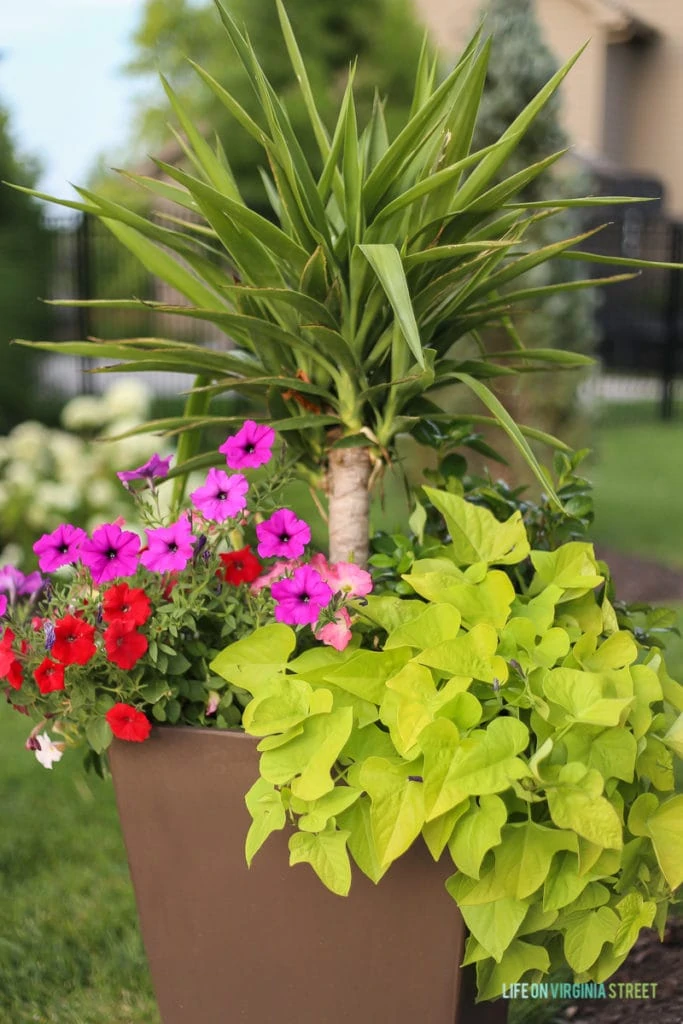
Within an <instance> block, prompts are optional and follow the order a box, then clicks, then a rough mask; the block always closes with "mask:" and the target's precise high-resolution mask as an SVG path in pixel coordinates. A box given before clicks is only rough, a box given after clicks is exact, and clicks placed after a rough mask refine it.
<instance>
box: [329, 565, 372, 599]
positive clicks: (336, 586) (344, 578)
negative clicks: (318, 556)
mask: <svg viewBox="0 0 683 1024" xmlns="http://www.w3.org/2000/svg"><path fill="white" fill-rule="evenodd" d="M326 579H327V582H328V583H329V585H330V586H331V587H332V589H333V590H334V591H335V593H341V594H344V596H345V597H347V598H353V597H365V595H366V594H369V593H370V591H371V590H372V576H371V575H370V573H369V572H366V570H365V569H361V568H360V567H359V566H357V565H354V563H353V562H335V563H334V565H331V566H330V567H329V571H328V573H327V577H326Z"/></svg>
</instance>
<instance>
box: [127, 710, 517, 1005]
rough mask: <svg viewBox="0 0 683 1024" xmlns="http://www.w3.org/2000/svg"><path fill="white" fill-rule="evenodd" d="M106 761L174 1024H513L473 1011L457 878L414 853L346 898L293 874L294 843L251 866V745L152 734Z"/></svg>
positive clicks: (162, 998)
mask: <svg viewBox="0 0 683 1024" xmlns="http://www.w3.org/2000/svg"><path fill="white" fill-rule="evenodd" d="M111 764H112V771H113V776H114V785H115V789H116V798H117V802H118V807H119V812H120V816H121V823H122V827H123V834H124V838H125V842H126V847H127V850H128V858H129V862H130V868H131V874H132V878H133V885H134V887H135V893H136V898H137V904H138V910H139V914H140V921H141V925H142V934H143V939H144V942H145V947H146V950H147V955H148V958H149V963H150V968H151V972H152V978H153V981H154V986H155V989H156V993H157V999H158V1002H159V1007H160V1010H161V1016H162V1020H163V1024H233V1022H234V1024H237V1022H239V1024H502V1022H504V1020H505V1007H504V1005H503V1004H500V1003H497V1004H480V1005H479V1006H477V1007H475V1006H474V1003H473V993H472V990H471V985H470V979H469V978H468V976H467V972H466V971H462V970H461V969H460V968H459V967H458V964H459V963H460V962H461V960H462V955H463V946H464V940H465V929H464V925H463V922H462V918H461V916H460V914H459V912H458V910H457V908H456V907H455V905H454V903H453V901H452V900H451V899H450V898H449V897H448V896H447V894H446V892H445V891H444V884H443V883H444V879H445V878H446V877H447V874H449V873H450V871H449V870H448V869H447V867H446V865H443V866H442V865H435V864H434V862H433V861H432V859H431V858H430V856H429V854H428V852H427V850H426V849H423V848H422V847H415V849H413V850H411V851H410V852H409V853H408V854H407V855H406V856H405V857H403V858H401V860H400V861H398V862H397V863H396V864H395V865H393V866H392V868H391V869H390V871H389V872H388V874H387V875H386V876H385V878H384V879H382V882H381V884H380V885H378V886H374V885H373V884H372V883H371V882H370V881H368V879H367V878H365V876H363V875H362V874H361V873H360V872H355V873H354V878H353V884H352V887H351V894H350V895H349V896H348V897H347V898H342V897H339V896H335V895H333V894H332V893H330V892H328V891H327V890H326V889H325V888H324V887H323V885H322V884H321V883H320V882H319V881H318V879H317V878H316V877H315V875H314V874H313V872H312V871H311V869H310V867H308V866H307V865H297V866H296V867H294V868H290V867H289V866H288V860H289V858H288V851H287V838H288V837H287V835H286V834H285V833H284V832H283V833H277V834H276V835H274V836H272V837H271V838H270V840H269V841H268V842H267V843H266V845H265V846H264V847H263V848H262V850H261V851H260V852H259V853H258V854H257V856H256V858H255V860H254V863H253V865H252V867H251V869H248V868H247V866H246V863H245V860H244V839H245V835H246V832H247V829H248V827H249V815H248V812H247V810H246V807H245V804H244V794H245V793H246V791H247V790H248V789H249V787H250V786H251V785H252V783H253V782H254V781H255V779H256V777H257V774H258V754H257V752H256V742H255V741H254V740H252V739H251V738H249V737H247V736H245V735H244V734H242V733H235V732H221V731H218V730H209V729H190V728H178V729H165V728H162V729H154V730H153V732H152V736H151V738H150V739H149V740H148V741H147V742H145V743H141V744H134V743H122V742H118V741H115V742H114V744H113V747H112V749H111Z"/></svg>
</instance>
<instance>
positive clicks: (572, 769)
mask: <svg viewBox="0 0 683 1024" xmlns="http://www.w3.org/2000/svg"><path fill="white" fill-rule="evenodd" d="M603 785H604V783H603V779H602V776H601V775H600V773H599V772H597V771H596V770H595V769H594V768H590V769H589V768H586V766H585V765H582V764H580V763H577V762H573V763H571V764H567V765H564V767H563V768H562V769H561V770H560V772H559V776H558V781H557V783H556V784H554V785H553V786H552V787H549V788H548V791H547V796H548V809H549V810H550V815H551V817H552V819H553V821H554V823H555V824H556V825H557V827H558V828H561V829H573V831H574V832H577V833H578V834H579V835H580V836H584V838H586V839H589V840H590V841H591V842H592V843H595V844H596V845H598V846H603V847H607V848H609V849H615V850H620V849H621V848H622V845H623V841H622V824H621V821H620V820H619V815H618V814H617V812H616V810H615V809H614V807H613V806H612V804H611V803H610V802H609V800H607V799H605V797H604V796H602V791H603Z"/></svg>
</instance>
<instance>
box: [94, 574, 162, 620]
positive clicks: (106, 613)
mask: <svg viewBox="0 0 683 1024" xmlns="http://www.w3.org/2000/svg"><path fill="white" fill-rule="evenodd" d="M102 604H103V612H102V618H103V619H104V621H105V622H116V621H117V620H119V619H123V620H124V621H126V622H132V623H133V625H134V626H143V625H144V624H145V622H147V619H148V618H149V617H150V615H151V614H152V605H151V602H150V600H149V598H148V597H147V594H146V593H145V592H144V590H141V589H140V587H129V586H128V584H127V583H118V584H117V585H116V586H115V587H109V589H108V590H106V591H105V593H104V600H103V602H102Z"/></svg>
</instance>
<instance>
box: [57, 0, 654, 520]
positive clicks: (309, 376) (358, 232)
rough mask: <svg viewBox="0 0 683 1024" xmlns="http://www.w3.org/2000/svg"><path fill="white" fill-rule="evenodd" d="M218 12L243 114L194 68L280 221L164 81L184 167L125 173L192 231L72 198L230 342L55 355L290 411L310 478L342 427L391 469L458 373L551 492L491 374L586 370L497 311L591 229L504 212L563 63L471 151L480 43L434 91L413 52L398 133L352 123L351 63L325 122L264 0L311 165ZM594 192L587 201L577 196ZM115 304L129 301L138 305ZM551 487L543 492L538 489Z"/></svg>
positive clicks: (430, 75) (517, 209) (534, 169)
mask: <svg viewBox="0 0 683 1024" xmlns="http://www.w3.org/2000/svg"><path fill="white" fill-rule="evenodd" d="M217 7H218V13H219V15H220V17H221V19H222V22H223V25H224V27H225V30H226V32H227V35H228V38H229V41H230V47H229V48H227V49H226V52H227V54H228V55H230V54H233V55H234V56H236V57H237V58H238V60H239V63H240V64H241V66H242V72H241V74H242V76H243V79H244V81H245V82H249V83H250V86H251V89H252V91H253V93H254V96H255V97H256V98H257V101H255V106H254V107H253V108H251V109H250V110H247V109H245V107H244V106H243V105H242V104H241V102H240V99H239V97H238V96H236V95H235V94H234V93H233V92H232V91H230V88H228V89H226V88H224V87H223V85H222V84H221V83H220V82H219V81H217V80H216V79H214V78H213V76H212V75H211V73H210V72H209V71H208V70H205V69H202V68H199V67H198V66H197V67H195V70H196V71H197V73H198V75H199V78H200V79H201V80H202V82H203V84H204V86H205V87H206V88H208V90H209V91H210V92H211V93H212V94H213V95H214V96H215V97H217V99H218V100H219V101H220V102H221V104H222V105H223V106H224V107H225V108H226V110H227V111H228V113H229V114H230V116H231V118H232V121H233V122H236V124H235V125H234V130H235V133H236V135H240V134H243V133H246V135H247V136H248V137H250V138H251V140H252V141H253V142H254V143H256V144H258V147H259V148H260V151H261V152H262V157H263V159H264V160H265V161H267V163H268V166H269V172H268V174H267V175H266V176H265V180H266V181H267V182H268V185H267V192H268V196H269V202H270V205H271V207H272V217H274V218H275V220H276V222H277V223H273V221H272V220H271V219H267V218H265V217H262V216H261V215H260V214H259V213H257V212H255V211H254V210H252V209H250V208H249V206H248V204H247V203H246V202H245V197H244V196H243V195H242V194H241V192H240V190H239V186H238V182H237V181H236V175H235V173H234V169H233V168H231V166H230V162H229V160H228V157H227V155H226V153H225V152H224V150H223V148H222V147H220V146H218V148H216V149H214V148H213V147H212V145H210V144H209V143H208V142H207V140H206V139H205V137H204V135H203V134H201V133H200V131H199V130H198V128H197V125H196V123H195V121H194V119H193V118H192V117H191V116H190V114H189V112H188V111H187V109H186V108H185V106H184V104H183V102H182V99H181V98H180V96H178V95H176V94H175V93H173V92H172V91H171V90H170V88H168V87H167V88H168V95H169V97H170V99H171V102H172V105H173V107H174V111H175V115H176V117H177V118H178V120H179V121H180V123H181V125H182V128H183V132H184V134H185V136H186V146H187V152H188V159H189V161H190V164H191V169H190V170H189V171H186V170H182V169H180V168H178V167H176V166H172V165H169V164H164V163H162V162H159V167H160V169H161V170H162V171H163V172H164V173H165V175H167V177H168V178H169V179H170V180H171V182H172V184H169V183H167V182H166V181H164V182H159V181H158V180H157V179H145V178H138V179H137V180H138V181H139V183H140V184H141V185H143V186H145V187H147V188H149V189H151V190H152V191H153V192H155V193H161V194H163V196H164V198H165V199H166V200H171V201H173V202H176V203H177V204H178V205H179V206H180V208H181V212H182V211H187V210H188V209H189V210H190V211H192V212H193V213H194V214H196V215H198V216H199V217H200V218H202V219H203V222H204V228H205V229H206V230H204V231H202V232H201V233H200V234H198V233H197V232H196V231H194V230H193V229H192V228H187V227H186V228H185V229H184V230H181V229H180V228H179V227H176V226H174V227H162V226H160V225H159V224H158V223H155V222H153V221H151V220H149V219H147V218H145V217H142V216H140V215H139V214H138V213H136V212H135V211H134V210H130V209H128V208H126V207H125V206H124V205H122V204H118V203H116V202H113V201H112V200H110V199H108V198H107V197H106V196H103V195H97V194H95V193H92V192H90V191H88V190H81V195H82V198H83V202H82V203H76V204H74V205H76V206H77V207H78V208H80V209H85V210H87V211H88V212H91V213H93V214H95V215H96V216H98V217H100V218H101V219H102V220H103V221H104V222H105V223H106V224H107V226H109V227H110V228H111V229H112V230H113V231H114V233H115V234H116V235H117V237H118V238H119V239H120V240H121V241H122V242H123V244H124V245H126V246H127V247H128V248H129V249H130V250H131V251H132V252H133V253H134V254H135V255H136V256H137V257H138V258H139V259H140V261H141V262H142V263H143V265H144V266H145V267H146V268H147V269H148V270H149V271H150V272H152V273H155V274H157V275H158V276H160V277H162V278H163V279H164V280H165V281H166V282H167V283H169V284H171V285H172V287H173V288H174V289H176V290H177V291H179V292H180V293H181V294H182V295H184V296H185V297H186V298H187V299H188V300H189V303H190V305H178V306H173V307H170V306H164V305H160V304H152V305H151V306H149V305H145V307H144V308H145V309H148V308H152V309H155V310H156V311H157V312H174V313H176V314H177V315H179V316H187V317H193V318H198V319H203V320H206V321H208V322H209V323H211V324H213V325H215V326H216V327H217V328H219V330H221V331H223V332H224V333H225V334H226V335H227V336H228V337H230V338H231V339H232V340H233V342H234V343H235V344H236V345H237V346H238V349H237V350H233V351H225V350H217V349H212V350H210V351H208V350H206V349H202V348H201V347H200V346H198V345H192V344H184V345H183V344H175V343H171V342H168V341H163V340H161V339H158V338H157V339H149V338H148V339H140V338H137V339H129V340H128V341H121V342H118V343H115V344H114V343H105V344H103V345H102V346H98V344H97V343H78V344H76V343H74V344H69V345H61V346H60V351H62V352H72V353H78V354H90V355H103V356H106V357H108V358H110V359H112V360H120V361H121V366H122V367H123V369H125V370H128V371H132V372H134V371H138V370H161V369H164V370H171V371H177V372H190V373H193V374H195V375H196V376H197V377H200V378H201V379H202V381H203V382H207V381H208V385H207V384H206V383H204V385H203V386H208V387H209V389H210V394H211V395H216V394H219V393H221V392H224V391H229V390H232V391H239V392H241V393H243V394H245V395H246V396H248V397H252V398H256V399H260V400H261V401H264V400H265V401H266V402H267V405H268V412H267V413H266V412H264V413H263V417H262V418H264V419H265V418H267V417H268V416H270V418H275V419H276V420H277V421H278V422H283V421H285V420H287V419H288V418H289V420H290V424H289V425H290V428H291V429H290V431H289V438H288V440H289V441H290V444H292V445H293V447H294V448H295V449H296V452H297V455H298V457H299V464H300V467H301V469H302V472H308V474H309V476H311V477H315V476H316V475H318V476H319V474H320V472H321V468H322V466H323V465H324V462H325V457H326V452H327V449H328V446H329V445H330V444H331V443H344V442H345V441H347V439H349V438H354V439H357V438H358V437H359V436H363V437H365V438H366V439H367V441H368V442H369V447H370V448H371V455H372V456H373V457H374V458H375V459H376V460H377V462H378V464H381V463H382V462H383V461H386V459H387V457H388V456H390V455H391V453H392V451H393V447H394V441H395V438H396V436H397V435H398V434H399V433H401V432H405V431H407V430H410V429H411V428H413V427H414V426H416V424H418V423H419V421H420V420H421V419H422V418H423V417H424V416H425V414H427V413H429V414H430V415H431V416H432V418H434V417H436V418H438V417H439V416H440V415H444V416H445V415H447V414H445V413H443V411H442V410H441V408H440V406H439V405H438V404H437V401H436V399H437V398H438V394H437V393H438V392H439V390H441V391H442V392H443V389H444V387H446V386H450V385H451V384H456V383H457V384H459V385H461V386H464V388H465V389H467V390H469V391H472V392H473V393H474V394H475V396H476V397H477V398H478V399H479V400H480V401H482V402H483V403H484V405H485V406H486V407H487V409H488V411H489V412H490V413H491V416H492V419H493V420H494V422H497V423H499V424H500V425H501V426H502V427H503V428H504V429H505V430H506V432H507V433H508V434H509V436H510V437H511V438H512V439H513V441H514V442H515V444H516V445H517V446H518V447H519V448H520V449H521V450H522V452H523V454H524V456H525V458H526V459H527V461H528V462H529V465H530V466H531V468H532V470H533V471H534V472H535V473H536V474H537V475H538V476H539V478H540V479H541V480H542V481H543V483H544V485H546V486H547V481H546V479H545V477H544V476H543V474H542V473H541V470H540V467H539V465H538V463H537V461H536V459H535V456H534V455H533V453H532V452H531V450H530V449H529V448H528V445H527V443H526V441H525V440H524V438H523V437H522V433H523V432H522V433H520V431H519V429H518V428H517V426H516V424H515V423H514V421H513V420H512V419H511V418H510V417H509V415H508V414H507V413H506V412H505V410H504V409H503V407H502V406H501V405H500V403H499V402H498V401H497V400H496V399H495V397H494V396H493V395H492V393H491V391H490V389H489V387H488V385H487V384H486V383H485V381H486V380H488V379H490V378H495V377H502V376H510V375H511V374H515V373H518V372H519V373H532V372H536V371H537V370H538V369H539V368H542V367H544V366H548V365H549V366H552V367H553V368H554V369H560V368H568V367H571V366H572V365H582V364H583V363H585V359H583V358H582V357H579V356H575V357H573V356H571V355H568V354H567V355H565V356H564V357H562V358H561V359H560V361H559V362H558V357H557V355H556V353H554V352H552V351H551V352H550V353H548V352H547V351H546V350H540V351H535V352H531V351H527V350H525V349H523V348H520V344H519V342H518V339H517V336H516V334H515V333H514V331H512V329H511V327H510V320H509V317H510V313H511V312H514V310H515V309H516V307H517V306H518V305H519V304H521V305H523V306H524V305H525V304H526V303H527V302H528V301H529V300H530V299H531V298H533V297H534V295H535V294H536V293H535V292H534V291H533V290H532V291H530V290H529V289H528V288H526V289H522V290H518V291H515V292H507V291H506V294H505V295H504V296H503V295H502V294H501V289H507V288H510V287H512V286H513V284H514V283H515V282H517V281H518V279H519V278H520V277H521V276H522V275H524V274H527V273H528V272H529V271H531V270H534V269H535V268H538V267H541V266H543V265H545V264H546V263H548V261H555V260H563V259H564V258H566V257H569V258H572V257H574V256H576V252H575V251H574V247H575V246H576V245H577V244H579V243H580V242H581V241H582V240H583V238H584V237H585V236H581V235H579V236H576V237H569V238H564V239H563V240H562V241H560V242H556V243H553V244H551V245H542V246H541V247H540V248H539V247H538V246H536V245H534V243H533V238H532V235H531V234H530V231H531V229H532V227H533V225H534V224H535V223H536V222H537V221H538V219H539V218H545V217H550V218H552V217H555V216H557V215H558V214H561V213H562V208H563V206H564V205H565V203H564V201H562V200H557V201H554V202H553V203H552V205H551V208H549V209H547V210H545V209H543V210H540V211H539V210H537V209H535V208H534V209H528V208H526V207H525V206H524V205H523V204H522V205H519V204H515V203H514V200H515V199H516V198H518V196H519V194H520V191H521V190H523V189H524V188H526V187H527V186H528V185H529V183H530V182H532V181H535V180H536V179H537V178H538V177H539V176H540V175H542V174H544V173H545V171H546V170H547V168H548V167H550V166H551V164H552V163H553V161H554V160H555V156H552V157H551V158H549V159H547V160H542V161H540V162H539V161H537V162H535V163H534V164H533V165H531V166H526V167H524V169H523V170H521V171H518V172H516V173H512V174H510V173H509V170H508V161H509V160H510V158H511V157H513V155H514V153H515V152H516V151H517V150H518V147H519V145H520V143H521V141H522V139H523V138H524V135H525V134H526V132H528V131H529V130H530V129H531V127H532V125H533V124H534V122H535V120H536V118H537V117H538V116H539V115H540V114H541V113H542V111H543V109H544V108H545V106H546V105H547V103H548V102H550V101H551V99H552V97H553V96H554V95H555V93H556V91H557V89H558V87H559V85H560V84H561V82H562V80H563V79H564V77H565V75H566V74H567V73H568V72H569V70H570V69H571V67H572V65H573V63H574V61H575V60H576V58H572V60H571V61H569V62H568V63H567V65H566V66H565V67H564V68H562V69H561V70H559V71H558V72H557V73H556V74H555V75H553V76H552V78H551V79H550V80H549V81H548V82H547V83H546V84H545V85H544V86H543V88H542V89H541V90H540V91H539V92H538V93H537V95H535V96H534V97H533V99H532V100H531V101H530V102H529V104H528V105H527V106H526V107H525V108H524V109H523V110H521V111H520V112H518V113H517V116H516V117H515V119H514V120H513V122H512V123H511V124H510V125H509V126H508V127H507V128H506V129H505V131H504V132H503V133H502V135H501V136H500V137H499V138H498V139H496V141H495V142H494V143H493V144H492V145H489V146H486V147H485V148H483V149H480V150H478V151H473V150H472V146H471V136H472V127H473V125H474V124H475V123H476V121H477V117H478V113H479V105H480V98H481V89H482V86H483V80H484V77H485V73H486V68H487V66H488V60H489V49H490V46H489V43H488V42H486V43H483V44H482V41H481V38H480V36H479V35H477V36H476V37H475V38H474V39H473V40H472V42H471V43H470V45H469V46H468V47H467V49H466V50H465V52H464V54H463V55H462V57H461V59H460V60H459V62H458V64H457V65H456V67H455V68H454V69H453V71H452V72H451V73H450V74H449V75H448V76H447V78H446V79H445V80H444V81H443V82H441V83H440V84H439V85H438V86H437V85H436V84H435V60H434V58H433V57H432V56H431V54H430V53H429V51H428V48H425V49H424V50H423V52H422V54H421V57H420V61H419V64H418V70H417V73H416V76H415V84H414V98H413V103H412V108H411V115H410V117H409V119H407V120H405V121H401V127H400V129H399V130H398V131H397V132H396V134H395V135H392V134H391V133H390V131H391V130H390V128H389V127H388V124H387V121H386V119H385V113H384V105H383V103H381V102H377V103H376V104H375V106H374V107H373V112H372V115H371V117H370V120H369V121H368V123H367V125H366V126H365V127H364V128H363V129H359V128H358V120H359V119H358V110H357V107H356V98H355V93H354V89H353V79H354V72H353V70H352V71H351V73H350V75H349V78H348V83H347V88H346V91H345V93H344V97H343V99H342V102H341V107H340V111H339V116H338V118H337V121H336V125H335V127H334V130H333V131H332V132H331V133H328V131H327V129H326V128H325V124H324V119H323V116H322V114H321V112H320V111H319V110H318V107H317V105H316V100H315V99H314V96H315V95H316V91H315V82H314V81H313V80H312V79H311V78H310V76H308V77H307V76H306V69H305V67H304V64H303V62H302V58H301V56H300V53H299V51H298V49H297V47H296V42H295V40H294V37H293V35H292V33H291V29H290V27H289V22H288V20H287V16H286V14H285V12H284V9H283V8H282V6H281V5H278V14H279V19H280V22H281V26H282V29H283V32H284V35H285V42H286V47H287V49H288V51H289V56H290V60H291V63H292V65H293V68H294V70H295V72H296V74H297V76H298V88H299V92H300V102H301V103H302V104H303V107H304V108H305V109H306V112H307V116H308V118H309V120H310V131H311V132H312V133H313V135H314V136H315V139H316V145H317V148H318V154H319V158H318V161H317V162H316V161H310V160H309V159H308V158H307V156H306V149H305V146H304V139H303V138H302V137H301V138H300V137H299V134H298V133H297V130H296V129H295V128H294V127H293V125H292V119H291V116H290V106H291V104H287V102H286V101H285V100H283V99H281V98H280V96H279V95H278V90H277V88H276V85H275V84H274V83H271V82H270V81H269V80H268V77H267V75H266V73H265V71H264V69H263V67H262V66H261V65H260V64H259V62H258V60H257V58H256V56H255V53H254V50H253V48H252V45H251V43H250V41H249V39H248V37H247V36H246V35H244V34H243V32H242V31H241V29H240V28H239V27H238V25H237V22H236V21H235V20H234V19H233V18H232V16H231V15H230V14H229V13H228V12H227V11H226V10H225V9H224V8H223V7H222V5H221V4H220V3H217ZM577 57H578V55H577ZM228 85H229V86H230V83H228ZM252 111H253V112H252ZM231 137H232V136H231ZM320 166H322V171H319V167H320ZM501 179H502V180H501ZM601 202H602V200H596V199H586V200H581V201H580V202H579V205H586V206H592V205H600V204H601ZM635 262H636V263H637V261H635ZM552 288H553V290H556V289H554V286H552ZM543 294H544V295H547V294H549V293H548V292H543ZM114 305H115V307H116V308H119V309H132V310H135V309H138V310H139V309H141V308H142V304H141V302H140V301H136V300H122V301H121V302H119V303H117V304H114ZM101 306H102V304H100V307H101ZM107 306H108V307H111V306H112V303H109V302H108V303H107ZM492 325H501V326H502V328H503V329H504V330H506V331H507V330H510V331H511V336H512V339H513V340H512V341H510V342H506V346H505V348H504V349H503V350H501V351H500V352H498V353H495V354H491V353H488V354H487V353H486V352H485V351H484V350H482V349H481V346H480V345H479V341H478V339H479V334H478V332H479V331H480V330H481V329H482V328H484V327H486V326H492ZM473 346H474V347H473ZM39 347H45V346H39ZM47 347H48V348H49V347H50V346H47ZM302 408H303V409H305V410H306V412H307V415H306V416H305V417H303V418H302ZM212 422H215V421H214V420H212V417H211V416H210V415H208V414H207V415H206V416H204V415H202V416H192V415H189V414H188V415H187V416H185V417H183V418H179V419H178V420H177V421H176V422H175V423H174V424H169V423H168V422H166V423H164V424H163V426H164V428H165V429H177V430H179V431H183V430H190V431H194V430H200V429H203V428H204V427H205V426H206V425H207V424H211V423H212ZM158 426H159V425H158V424H150V425H149V429H151V430H154V429H157V428H158ZM330 427H332V428H334V429H333V430H332V431H330V430H328V428H330ZM549 493H550V496H551V498H552V499H553V500H555V498H554V495H553V492H552V489H551V488H549Z"/></svg>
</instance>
